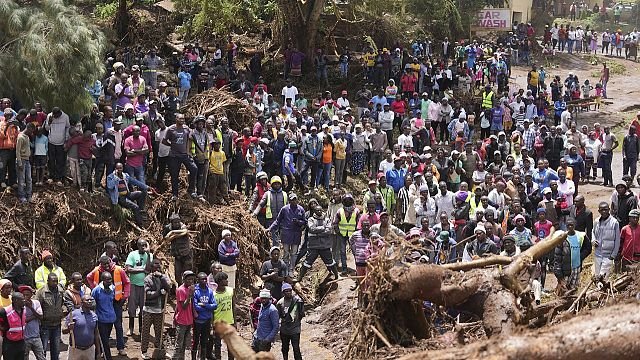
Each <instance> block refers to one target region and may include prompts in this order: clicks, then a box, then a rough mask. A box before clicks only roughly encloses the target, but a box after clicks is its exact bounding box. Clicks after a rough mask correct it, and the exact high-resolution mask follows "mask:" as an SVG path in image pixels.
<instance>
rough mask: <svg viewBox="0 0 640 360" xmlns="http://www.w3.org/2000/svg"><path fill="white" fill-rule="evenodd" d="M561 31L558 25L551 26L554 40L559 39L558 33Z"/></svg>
mask: <svg viewBox="0 0 640 360" xmlns="http://www.w3.org/2000/svg"><path fill="white" fill-rule="evenodd" d="M559 31H560V29H558V28H557V27H555V26H554V27H552V28H551V38H552V39H554V40H559V39H560V36H559V35H558V32H559Z"/></svg>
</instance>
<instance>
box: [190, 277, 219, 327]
mask: <svg viewBox="0 0 640 360" xmlns="http://www.w3.org/2000/svg"><path fill="white" fill-rule="evenodd" d="M193 308H194V309H195V310H196V312H195V314H194V315H195V319H194V320H195V322H197V323H198V324H202V323H205V322H207V321H211V318H212V317H213V311H214V310H215V309H217V308H218V303H216V298H215V296H213V291H212V290H211V289H210V288H209V286H207V285H205V286H204V287H200V284H198V285H196V289H195V291H194V292H193Z"/></svg>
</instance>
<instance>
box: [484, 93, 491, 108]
mask: <svg viewBox="0 0 640 360" xmlns="http://www.w3.org/2000/svg"><path fill="white" fill-rule="evenodd" d="M492 107H493V91H489V93H488V94H484V95H482V108H483V109H491V108H492Z"/></svg>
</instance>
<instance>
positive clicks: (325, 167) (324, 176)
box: [316, 163, 331, 190]
mask: <svg viewBox="0 0 640 360" xmlns="http://www.w3.org/2000/svg"><path fill="white" fill-rule="evenodd" d="M330 178H331V163H328V164H324V163H323V164H322V167H321V168H320V176H318V178H317V179H316V187H317V186H320V185H321V184H322V185H324V187H325V189H327V190H329V181H330Z"/></svg>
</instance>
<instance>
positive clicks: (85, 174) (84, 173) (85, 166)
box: [78, 159, 93, 191]
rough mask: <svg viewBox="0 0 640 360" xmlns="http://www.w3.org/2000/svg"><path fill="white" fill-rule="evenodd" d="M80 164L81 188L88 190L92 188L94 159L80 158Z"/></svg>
mask: <svg viewBox="0 0 640 360" xmlns="http://www.w3.org/2000/svg"><path fill="white" fill-rule="evenodd" d="M78 165H79V166H80V188H82V189H85V190H87V191H89V190H91V171H92V170H93V169H92V167H93V160H92V159H78Z"/></svg>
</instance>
